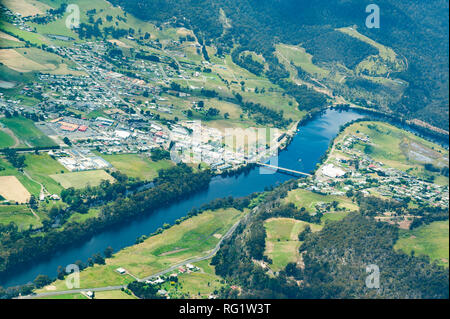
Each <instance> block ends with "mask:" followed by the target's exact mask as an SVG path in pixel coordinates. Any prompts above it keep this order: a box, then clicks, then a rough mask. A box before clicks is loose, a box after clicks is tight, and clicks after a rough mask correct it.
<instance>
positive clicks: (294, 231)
mask: <svg viewBox="0 0 450 319" xmlns="http://www.w3.org/2000/svg"><path fill="white" fill-rule="evenodd" d="M306 225H310V227H311V230H312V231H319V230H320V229H322V226H321V225H316V224H311V223H307V222H304V221H300V220H295V219H292V218H270V219H268V220H266V221H265V222H264V227H265V228H266V234H267V237H266V251H265V255H267V256H268V257H269V258H270V259H272V264H270V269H272V270H273V271H280V270H282V269H284V267H286V265H287V264H288V263H290V262H300V261H301V256H300V254H299V252H298V249H299V247H300V245H301V242H300V241H299V240H298V234H300V233H301V232H302V231H303V229H304V228H305V227H306Z"/></svg>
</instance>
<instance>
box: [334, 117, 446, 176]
mask: <svg viewBox="0 0 450 319" xmlns="http://www.w3.org/2000/svg"><path fill="white" fill-rule="evenodd" d="M361 133H362V134H365V135H367V136H369V138H370V140H371V146H370V148H369V149H367V148H366V147H365V146H366V145H367V144H364V143H359V144H358V145H355V148H357V149H359V150H361V151H362V152H367V150H369V153H368V154H367V155H369V156H370V157H372V158H373V159H374V160H376V161H379V162H382V163H384V164H385V165H387V166H389V167H393V168H397V169H400V170H402V171H405V172H407V173H409V174H411V175H414V176H416V177H419V178H425V179H429V178H430V177H431V178H434V179H436V182H439V184H444V185H448V177H444V176H442V175H440V174H439V173H435V172H430V171H427V170H425V168H424V164H426V163H431V164H433V165H434V166H436V167H438V168H441V167H443V166H448V159H449V153H448V150H446V149H444V148H442V147H441V146H439V145H437V144H434V143H432V142H429V141H427V140H424V139H423V138H420V137H418V136H415V135H414V134H412V133H410V132H407V131H404V130H401V129H399V128H397V127H395V126H392V125H390V124H387V123H383V122H375V121H367V122H359V123H355V124H353V125H351V126H349V127H348V128H346V129H345V130H344V132H343V133H341V135H340V136H342V138H343V137H344V136H346V135H350V134H355V135H358V134H361ZM337 143H339V140H336V143H335V144H337Z"/></svg>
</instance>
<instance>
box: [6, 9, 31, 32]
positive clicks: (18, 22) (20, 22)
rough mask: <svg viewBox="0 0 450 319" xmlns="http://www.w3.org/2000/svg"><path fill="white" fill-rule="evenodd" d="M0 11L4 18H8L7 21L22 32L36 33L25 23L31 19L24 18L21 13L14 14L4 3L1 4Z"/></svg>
mask: <svg viewBox="0 0 450 319" xmlns="http://www.w3.org/2000/svg"><path fill="white" fill-rule="evenodd" d="M0 10H1V14H2V16H3V17H7V18H6V19H7V20H8V22H10V23H11V24H12V25H14V26H16V27H17V28H19V29H20V30H24V31H28V32H34V29H33V28H32V27H30V26H29V25H27V24H26V23H25V22H26V21H28V20H29V17H23V16H22V14H20V13H19V12H13V11H11V10H10V9H8V8H7V7H5V6H4V5H3V4H2V3H0Z"/></svg>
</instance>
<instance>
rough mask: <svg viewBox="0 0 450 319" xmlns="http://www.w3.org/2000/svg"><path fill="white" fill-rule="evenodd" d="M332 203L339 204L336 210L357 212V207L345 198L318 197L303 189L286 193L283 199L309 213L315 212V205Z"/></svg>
mask: <svg viewBox="0 0 450 319" xmlns="http://www.w3.org/2000/svg"><path fill="white" fill-rule="evenodd" d="M333 201H337V202H338V203H339V204H338V206H337V207H338V208H344V209H345V210H347V211H355V210H358V206H357V205H356V204H355V203H353V202H352V201H351V199H349V198H347V197H345V196H332V195H320V194H317V193H313V192H311V191H308V190H305V189H294V190H292V191H290V192H289V193H288V196H287V197H286V199H285V202H286V203H293V204H295V206H297V208H301V207H304V208H305V209H306V211H308V212H309V213H313V212H315V206H316V205H318V204H320V203H332V202H333ZM331 214H334V213H331Z"/></svg>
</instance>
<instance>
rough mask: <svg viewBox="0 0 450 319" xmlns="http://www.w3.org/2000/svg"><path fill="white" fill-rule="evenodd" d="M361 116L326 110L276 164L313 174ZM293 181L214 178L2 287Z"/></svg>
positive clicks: (257, 176) (255, 175)
mask: <svg viewBox="0 0 450 319" xmlns="http://www.w3.org/2000/svg"><path fill="white" fill-rule="evenodd" d="M362 117H364V115H363V113H360V112H357V111H354V110H350V111H339V110H327V111H325V112H324V113H323V114H321V115H318V116H316V117H315V118H313V119H311V120H310V121H308V122H307V123H306V124H305V125H304V126H301V127H299V131H298V133H297V134H296V135H295V137H294V139H293V140H292V142H291V144H290V145H289V146H288V148H287V149H286V150H284V151H282V152H281V153H280V154H279V157H278V165H279V166H280V167H285V168H290V169H293V170H298V171H303V172H309V171H311V170H313V169H314V168H315V166H316V164H317V162H318V161H319V159H320V157H321V156H322V155H323V154H324V153H325V152H326V150H327V148H328V146H329V144H330V141H331V140H332V139H333V138H334V137H335V136H336V135H337V133H338V132H339V128H340V126H341V125H343V124H345V123H347V122H350V121H353V120H355V119H358V118H362ZM291 178H293V177H292V176H289V175H285V174H281V173H274V174H261V173H260V168H255V169H253V170H251V171H250V172H249V173H248V174H241V175H238V176H233V177H214V178H213V179H212V181H211V183H210V186H209V188H208V189H207V190H205V191H203V192H201V193H197V194H196V195H195V196H192V197H190V198H189V199H186V200H183V201H181V202H178V203H174V204H173V205H171V206H169V207H166V208H163V209H159V210H157V211H155V212H154V213H152V214H149V215H148V216H146V217H144V218H141V219H139V220H136V221H134V222H131V223H126V224H123V225H121V226H118V227H114V228H112V229H110V230H109V231H104V232H101V233H98V234H96V235H95V236H93V237H92V238H91V239H89V240H88V241H83V242H80V243H79V244H78V245H76V246H74V247H71V248H69V249H66V250H63V251H60V252H58V253H55V254H54V255H53V256H52V257H50V258H48V259H43V260H39V261H36V262H35V263H32V264H29V265H27V266H26V267H23V268H22V269H21V270H20V271H18V272H17V273H15V274H13V275H11V276H9V278H7V279H6V280H4V281H1V282H0V286H3V287H10V286H15V285H20V284H25V283H27V282H30V281H33V280H34V279H35V278H36V276H37V275H39V274H45V275H48V276H50V277H56V274H57V272H56V270H57V268H58V266H63V267H65V266H66V265H68V264H72V263H74V262H75V261H77V260H82V261H86V260H87V259H88V258H89V257H91V256H92V255H93V254H95V253H98V252H103V251H104V250H105V248H106V247H108V246H111V247H112V248H113V249H114V251H118V250H120V249H122V248H124V247H127V246H131V245H133V244H134V243H135V241H136V239H137V238H138V237H140V236H142V235H148V234H151V233H153V232H154V231H155V230H156V229H158V228H159V227H161V226H162V225H163V224H164V223H169V224H172V223H173V222H174V221H175V220H177V219H178V218H180V217H183V216H185V215H187V213H188V212H189V211H190V210H191V209H192V208H194V207H196V208H198V207H200V206H201V205H203V204H205V203H208V202H210V201H212V200H214V199H216V198H222V197H226V196H234V197H241V196H246V195H249V194H251V193H253V192H260V191H263V190H264V188H265V187H270V186H276V185H278V184H280V183H283V182H285V181H286V180H288V179H291Z"/></svg>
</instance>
